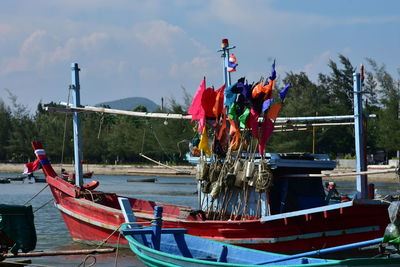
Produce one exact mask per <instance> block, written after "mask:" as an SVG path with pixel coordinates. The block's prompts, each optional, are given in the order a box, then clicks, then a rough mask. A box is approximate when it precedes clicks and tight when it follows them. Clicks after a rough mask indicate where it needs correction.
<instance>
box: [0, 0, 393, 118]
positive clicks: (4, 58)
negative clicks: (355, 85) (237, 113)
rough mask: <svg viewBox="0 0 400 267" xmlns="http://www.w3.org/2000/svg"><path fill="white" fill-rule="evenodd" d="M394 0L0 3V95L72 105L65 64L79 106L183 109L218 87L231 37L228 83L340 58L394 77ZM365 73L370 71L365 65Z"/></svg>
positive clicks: (317, 67) (317, 69) (316, 67)
mask: <svg viewBox="0 0 400 267" xmlns="http://www.w3.org/2000/svg"><path fill="white" fill-rule="evenodd" d="M399 11H400V1H398V0H385V1H376V0H357V1H356V0H335V1H323V0H302V1H300V0H285V1H282V0H281V1H279V0H246V1H243V0H209V1H207V0H169V1H167V0H146V1H142V0H140V1H139V0H113V1H109V0H84V1H82V0H57V1H45V0H35V1H33V0H31V1H28V0H2V1H1V8H0V51H1V52H0V99H2V100H3V101H4V102H5V103H6V104H7V105H10V103H11V101H10V95H9V93H8V92H11V94H12V95H14V96H16V97H17V102H18V103H19V104H22V105H24V106H26V107H27V108H28V109H29V110H31V111H32V112H34V111H35V110H36V107H37V105H38V103H39V102H42V103H48V102H51V101H53V102H59V101H64V102H66V101H68V95H69V94H68V86H69V84H71V63H75V62H76V63H78V64H79V67H80V68H81V71H80V82H81V91H80V93H81V104H83V105H95V104H97V103H100V102H106V101H112V100H117V99H121V98H126V97H146V98H149V99H151V100H153V101H154V102H156V103H157V104H160V103H161V97H163V98H164V99H171V98H173V99H175V100H177V101H178V102H180V103H183V95H184V93H183V89H182V87H183V88H185V89H186V91H187V93H189V94H190V95H194V93H195V91H196V89H197V87H198V85H199V83H200V81H201V79H202V78H203V77H204V76H205V77H206V81H207V86H215V87H216V88H218V87H219V86H221V85H222V83H223V75H222V60H221V54H220V53H219V52H218V50H219V49H220V48H221V40H222V39H223V38H228V39H229V43H230V45H231V46H236V48H235V49H233V50H232V52H233V53H234V54H235V55H236V58H237V62H238V64H239V65H238V67H237V71H236V72H235V73H232V80H233V81H234V80H235V79H238V78H240V77H242V76H245V77H246V78H247V79H248V80H249V81H256V80H258V79H259V78H260V77H261V76H266V75H269V74H270V69H271V63H272V61H273V60H274V59H276V69H277V74H278V78H283V77H284V76H285V74H286V73H288V72H293V73H299V72H302V71H303V72H305V73H306V74H307V75H308V77H309V78H311V79H312V80H313V81H317V75H318V73H325V74H329V68H328V67H327V64H328V62H329V60H330V59H332V60H334V61H336V62H339V60H338V55H339V54H342V55H344V56H346V57H348V58H349V59H350V61H351V62H352V64H353V65H354V66H359V64H360V63H365V62H366V60H365V59H366V58H372V59H374V60H375V61H376V62H377V63H378V64H379V65H385V66H386V70H387V71H388V72H389V73H391V74H392V75H393V77H394V78H396V79H398V78H399V77H398V72H397V69H398V68H400V63H399V62H400V60H399V59H400V57H399V48H400V12H399ZM366 70H368V67H367V68H366Z"/></svg>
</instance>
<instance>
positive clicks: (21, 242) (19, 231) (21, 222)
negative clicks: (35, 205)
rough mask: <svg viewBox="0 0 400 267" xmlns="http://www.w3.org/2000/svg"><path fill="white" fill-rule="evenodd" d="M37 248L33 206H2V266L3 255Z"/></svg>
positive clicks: (0, 236) (0, 238)
mask: <svg viewBox="0 0 400 267" xmlns="http://www.w3.org/2000/svg"><path fill="white" fill-rule="evenodd" d="M35 247H36V230H35V225H34V219H33V211H32V206H22V205H8V204H0V265H1V260H2V255H3V254H6V253H7V252H11V253H13V254H16V253H18V252H19V251H22V252H28V251H32V250H34V249H35Z"/></svg>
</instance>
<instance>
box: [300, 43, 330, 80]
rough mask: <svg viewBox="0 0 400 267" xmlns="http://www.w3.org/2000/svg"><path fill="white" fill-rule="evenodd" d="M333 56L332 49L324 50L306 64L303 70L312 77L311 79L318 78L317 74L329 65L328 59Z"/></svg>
mask: <svg viewBox="0 0 400 267" xmlns="http://www.w3.org/2000/svg"><path fill="white" fill-rule="evenodd" d="M330 58H332V52H331V51H329V50H328V51H324V52H322V53H321V54H319V55H317V56H316V57H314V58H313V59H312V61H311V62H310V63H308V64H306V65H305V66H304V68H303V71H304V72H305V73H306V74H307V75H308V76H309V77H310V79H311V80H316V79H317V75H318V74H319V73H321V72H322V71H321V69H324V68H325V67H326V66H327V63H328V60H329V59H330Z"/></svg>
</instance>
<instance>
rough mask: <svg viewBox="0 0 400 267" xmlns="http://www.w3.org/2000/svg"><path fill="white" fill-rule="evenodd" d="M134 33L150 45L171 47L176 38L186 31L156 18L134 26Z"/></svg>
mask: <svg viewBox="0 0 400 267" xmlns="http://www.w3.org/2000/svg"><path fill="white" fill-rule="evenodd" d="M134 35H135V37H136V38H137V39H138V40H139V41H141V42H142V43H143V44H145V45H147V46H150V47H157V48H164V47H170V46H171V45H172V44H173V43H174V40H175V38H180V37H181V36H182V35H184V31H183V30H182V29H181V28H180V27H178V26H176V25H171V24H169V23H167V22H165V21H163V20H154V21H149V22H145V23H140V24H136V25H135V26H134Z"/></svg>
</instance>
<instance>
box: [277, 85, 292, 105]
mask: <svg viewBox="0 0 400 267" xmlns="http://www.w3.org/2000/svg"><path fill="white" fill-rule="evenodd" d="M291 86H292V84H291V83H288V84H286V86H285V88H283V89H282V90H281V91H280V92H279V98H280V99H281V100H282V101H283V100H284V99H285V97H286V94H287V91H288V89H289V88H290V87H291Z"/></svg>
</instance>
